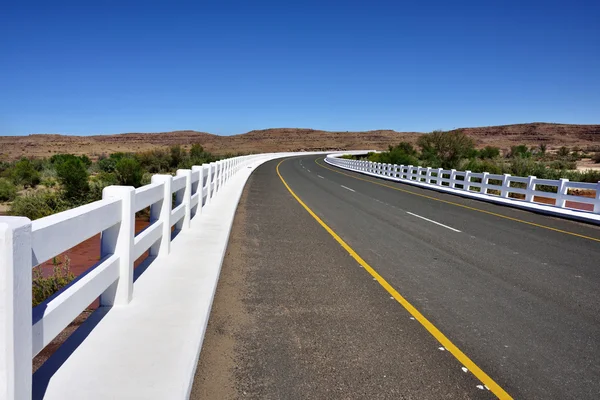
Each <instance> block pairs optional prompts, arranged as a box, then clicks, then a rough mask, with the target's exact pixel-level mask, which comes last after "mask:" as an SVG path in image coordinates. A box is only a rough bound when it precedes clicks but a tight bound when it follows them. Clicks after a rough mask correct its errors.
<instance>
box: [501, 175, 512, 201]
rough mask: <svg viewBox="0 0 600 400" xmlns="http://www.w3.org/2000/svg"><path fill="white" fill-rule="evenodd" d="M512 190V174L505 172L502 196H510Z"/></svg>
mask: <svg viewBox="0 0 600 400" xmlns="http://www.w3.org/2000/svg"><path fill="white" fill-rule="evenodd" d="M509 191H510V174H504V177H503V178H502V189H501V190H500V197H508V193H509Z"/></svg>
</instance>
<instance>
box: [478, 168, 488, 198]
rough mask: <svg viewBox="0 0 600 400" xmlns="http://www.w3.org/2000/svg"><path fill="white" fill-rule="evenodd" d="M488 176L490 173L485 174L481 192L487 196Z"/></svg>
mask: <svg viewBox="0 0 600 400" xmlns="http://www.w3.org/2000/svg"><path fill="white" fill-rule="evenodd" d="M488 175H489V173H488V172H484V173H483V176H482V177H481V189H480V190H479V193H483V194H487V181H488Z"/></svg>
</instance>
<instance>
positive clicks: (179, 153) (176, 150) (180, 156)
mask: <svg viewBox="0 0 600 400" xmlns="http://www.w3.org/2000/svg"><path fill="white" fill-rule="evenodd" d="M185 157H186V152H185V149H182V148H181V146H180V145H175V146H172V147H171V163H170V166H171V168H177V166H178V165H179V164H181V162H182V161H183V160H184V158H185Z"/></svg>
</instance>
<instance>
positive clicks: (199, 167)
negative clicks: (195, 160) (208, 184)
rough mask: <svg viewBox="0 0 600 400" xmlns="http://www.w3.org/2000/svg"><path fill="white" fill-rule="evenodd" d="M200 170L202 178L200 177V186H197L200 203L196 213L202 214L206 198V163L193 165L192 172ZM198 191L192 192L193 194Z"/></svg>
mask: <svg viewBox="0 0 600 400" xmlns="http://www.w3.org/2000/svg"><path fill="white" fill-rule="evenodd" d="M194 172H198V173H199V174H200V179H198V186H197V187H196V193H198V204H197V205H196V212H195V214H194V215H196V214H202V201H203V200H204V197H203V196H204V165H194V166H193V167H192V173H194ZM196 193H192V196H193V195H195V194H196Z"/></svg>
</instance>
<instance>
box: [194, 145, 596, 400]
mask: <svg viewBox="0 0 600 400" xmlns="http://www.w3.org/2000/svg"><path fill="white" fill-rule="evenodd" d="M278 164H280V165H279V168H278V169H277V166H278ZM284 182H285V184H284ZM286 185H287V187H286ZM288 187H289V189H290V190H288ZM291 192H293V194H292V193H291ZM300 202H302V203H304V206H303V205H302V204H301V203H300ZM309 210H310V211H309ZM311 213H312V214H313V215H311ZM318 220H320V222H319V221H318ZM340 243H342V244H344V246H342V245H341V244H340ZM357 257H358V258H357ZM357 260H358V261H357ZM599 288H600V229H599V228H598V227H595V226H591V225H586V224H582V223H577V222H571V221H567V220H561V219H557V218H552V217H547V216H542V215H538V214H534V213H530V212H527V211H522V210H517V209H511V208H506V207H500V206H496V205H493V204H488V203H484V202H478V201H474V200H469V199H463V198H460V197H457V196H451V195H447V194H442V193H437V192H435V191H429V190H424V189H419V188H415V187H412V186H408V185H404V184H398V183H393V182H390V181H385V180H381V179H377V178H372V177H366V176H364V175H360V174H356V173H352V172H348V171H343V170H340V169H337V168H335V167H331V166H329V165H327V164H325V163H324V161H323V158H322V157H315V156H311V157H298V158H291V159H288V160H285V161H283V162H281V163H280V162H279V161H273V162H269V163H267V164H264V165H263V166H261V167H259V168H258V169H257V171H255V173H254V174H253V175H252V177H251V178H250V180H249V182H248V184H247V186H246V189H245V192H244V195H243V198H242V201H241V202H240V206H239V207H238V214H237V215H236V221H235V223H234V227H233V231H232V235H231V239H230V244H229V247H228V254H227V256H226V258H225V262H224V265H223V270H222V276H221V279H220V282H219V286H218V288H217V293H216V297H215V302H214V306H213V310H212V313H211V317H210V321H209V328H208V332H207V336H206V339H205V342H204V347H203V350H202V353H201V357H200V363H199V366H198V371H197V375H196V379H195V382H194V389H193V393H192V398H281V399H294V398H317V399H319V398H390V399H393V398H411V399H412V398H414V399H440V398H494V397H497V396H499V397H506V396H512V397H513V398H528V399H538V398H544V399H597V398H599V397H600V379H598V378H599V377H600V346H599V343H600V296H599V295H598V294H599ZM467 367H469V368H467ZM488 389H489V390H488Z"/></svg>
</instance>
